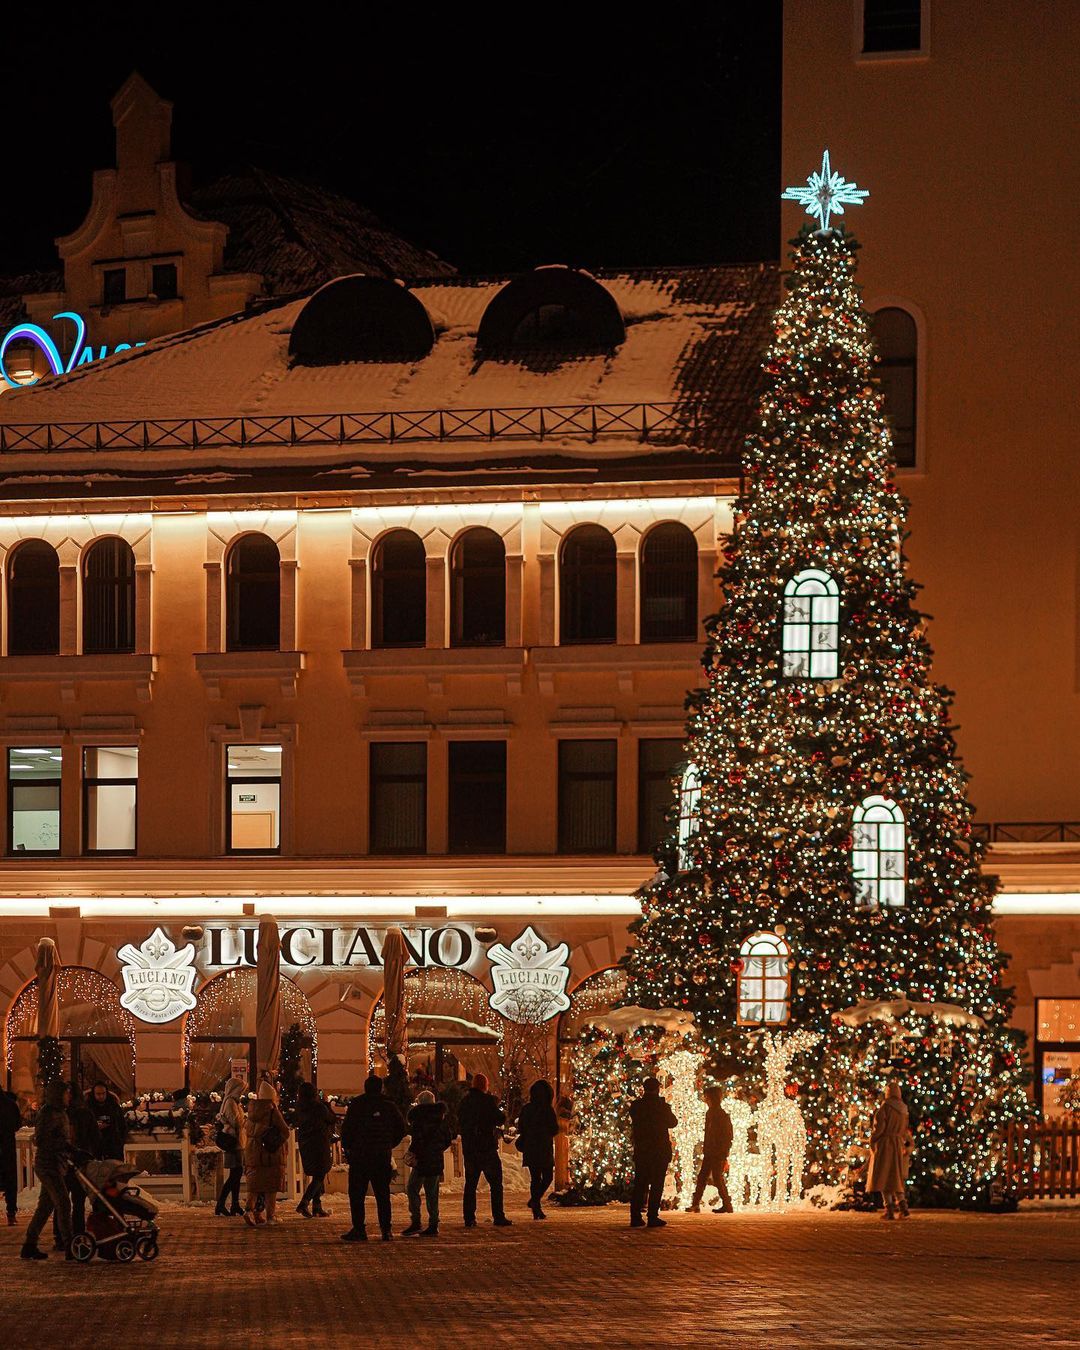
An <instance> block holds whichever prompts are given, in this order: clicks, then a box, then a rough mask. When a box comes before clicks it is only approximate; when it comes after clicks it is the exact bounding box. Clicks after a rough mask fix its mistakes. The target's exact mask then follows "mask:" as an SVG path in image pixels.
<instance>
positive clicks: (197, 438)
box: [0, 266, 778, 488]
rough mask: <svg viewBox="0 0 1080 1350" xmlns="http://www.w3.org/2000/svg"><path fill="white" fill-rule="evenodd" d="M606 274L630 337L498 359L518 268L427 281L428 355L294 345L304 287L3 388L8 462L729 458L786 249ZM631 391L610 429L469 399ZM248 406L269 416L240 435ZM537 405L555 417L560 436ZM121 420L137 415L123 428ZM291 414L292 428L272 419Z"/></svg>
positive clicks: (592, 402) (506, 462) (213, 468)
mask: <svg viewBox="0 0 1080 1350" xmlns="http://www.w3.org/2000/svg"><path fill="white" fill-rule="evenodd" d="M596 276H597V280H598V281H599V282H600V283H601V284H602V285H603V286H604V287H606V288H607V290H608V291H609V292H610V293H611V295H612V297H613V298H614V300H615V302H616V304H617V305H618V308H619V311H620V313H621V315H622V318H623V322H624V324H625V328H626V338H625V341H624V342H622V343H621V344H620V345H618V346H617V347H615V348H614V349H613V350H611V351H609V352H606V353H603V354H596V355H585V356H578V357H575V358H573V359H568V360H565V361H561V362H560V361H554V362H552V361H550V360H548V361H545V362H543V363H540V364H533V363H529V362H525V361H516V360H493V359H489V360H482V359H480V357H479V355H478V353H477V348H476V333H477V329H478V327H479V324H480V320H481V317H482V315H483V314H484V311H485V309H486V307H487V305H488V303H489V302H490V301H491V299H492V297H493V296H495V295H496V294H497V293H498V292H499V291H500V290H501V289H502V287H503V286H504V285H505V284H506V280H507V279H506V278H499V279H491V280H464V279H458V278H451V279H443V278H436V279H431V280H428V281H420V282H417V283H416V284H415V285H413V286H412V287H411V289H412V292H413V294H414V295H415V296H416V298H417V299H418V300H419V301H420V302H421V303H422V304H423V306H424V308H425V309H426V310H427V312H428V314H429V315H430V317H431V320H432V324H433V326H434V329H435V333H436V341H435V344H434V347H433V348H432V350H431V351H430V353H429V354H427V355H426V356H424V357H422V358H421V359H419V360H415V361H412V362H393V361H389V362H388V361H379V362H355V361H354V362H347V363H345V364H340V365H323V366H302V365H299V364H295V363H292V362H290V359H289V354H288V348H289V337H290V334H291V331H292V327H293V324H294V322H295V320H296V318H297V315H298V314H299V313H300V311H301V309H302V308H303V306H304V305H305V304H306V302H307V297H305V298H304V299H299V300H292V301H288V302H285V303H278V304H273V305H268V306H267V307H265V308H263V309H262V310H261V311H259V312H256V313H250V314H247V315H242V316H236V317H234V318H231V319H227V320H222V321H219V322H217V323H214V324H208V325H205V326H203V327H201V328H196V329H192V330H190V331H187V332H183V333H178V334H174V335H171V336H168V337H163V338H159V339H156V340H154V341H152V342H150V343H148V344H147V345H146V346H145V347H142V348H140V349H137V350H133V351H130V352H126V353H122V354H120V355H119V356H114V357H111V358H109V359H107V360H105V361H102V362H98V363H96V364H93V365H87V366H83V367H80V368H79V369H77V370H76V371H75V372H73V373H72V374H70V375H66V376H61V377H56V378H52V379H49V380H43V381H42V382H41V383H40V384H38V385H36V386H34V387H32V388H26V389H20V390H9V391H8V392H6V393H5V394H4V395H3V397H0V434H2V438H3V439H2V441H0V448H2V451H3V453H2V454H0V486H2V485H3V483H4V482H5V481H6V482H7V484H8V487H9V488H14V487H15V486H16V483H17V482H18V481H21V479H22V475H24V474H26V473H29V474H30V475H31V478H32V479H33V480H36V482H37V485H38V486H43V485H44V481H45V479H50V480H53V481H56V482H59V481H61V480H62V479H63V477H65V476H66V475H67V474H68V472H69V471H70V472H72V473H73V474H74V475H75V476H77V477H78V478H79V480H80V481H82V480H85V479H87V475H88V471H89V473H90V476H91V477H93V476H95V475H97V474H101V473H109V474H115V475H118V476H119V477H120V478H122V479H123V478H136V477H146V476H148V475H149V476H150V477H155V478H156V477H159V476H161V475H163V474H164V475H168V474H172V473H175V471H176V470H177V469H178V468H180V467H181V466H182V468H183V471H184V473H185V474H187V475H191V474H192V473H207V472H209V473H214V474H217V473H223V474H224V475H225V476H226V477H230V476H232V474H233V473H235V472H236V471H237V470H242V471H243V473H244V474H245V475H251V474H253V473H258V472H260V471H264V470H270V469H273V470H274V471H276V472H277V473H278V474H280V473H281V472H282V471H283V470H284V469H285V468H286V467H287V468H288V469H290V470H294V471H301V470H303V471H305V472H307V473H312V472H315V473H321V474H327V473H328V474H332V475H335V476H336V477H337V479H338V481H337V482H336V483H332V484H331V485H335V486H340V487H348V486H350V485H353V486H355V484H351V483H350V482H349V481H348V479H349V477H350V475H352V476H354V477H356V476H359V477H361V478H367V479H369V480H370V478H371V476H372V475H373V474H374V475H379V474H380V473H383V472H393V473H395V474H400V473H412V474H416V473H417V472H422V473H443V474H445V473H447V472H466V471H475V470H477V469H479V468H484V469H490V468H491V467H492V465H493V464H494V463H496V462H498V463H500V464H501V465H502V466H503V469H505V468H507V467H509V466H510V465H516V466H519V467H521V468H522V470H523V471H524V470H525V468H526V467H529V468H532V469H536V470H540V469H542V470H543V471H544V472H548V471H549V470H550V469H551V468H552V467H553V465H554V463H555V462H556V461H563V460H565V461H568V462H577V463H578V464H579V465H580V464H582V463H588V464H592V465H602V464H604V463H607V464H608V465H609V466H611V465H613V464H614V463H616V462H617V463H620V464H622V463H624V462H625V461H628V460H636V461H649V460H655V459H656V458H657V457H658V456H659V457H665V456H666V457H667V458H669V459H670V458H671V457H672V456H675V457H676V458H677V457H678V456H679V455H681V457H682V460H683V461H685V460H686V459H687V457H688V456H689V455H692V456H693V457H694V458H695V459H697V460H698V461H700V459H701V457H702V455H703V454H707V455H708V458H709V459H710V460H712V461H713V465H712V467H710V468H704V466H703V465H701V464H700V463H698V465H697V468H696V470H695V472H698V473H700V472H702V471H704V472H712V473H718V472H719V471H720V468H721V466H722V465H726V466H727V467H728V468H730V467H731V466H732V465H733V464H735V463H736V462H737V457H738V452H739V449H740V447H741V443H742V441H743V439H744V437H745V435H746V433H747V431H748V430H749V428H750V425H751V421H752V418H753V413H754V401H755V393H756V389H757V381H758V370H759V366H760V360H761V355H762V351H763V348H764V345H765V342H766V338H767V335H768V331H769V322H770V318H771V314H772V310H773V308H774V307H775V304H776V303H777V299H778V273H777V269H776V268H775V267H773V266H753V267H712V268H671V269H654V270H649V271H641V272H614V273H597V274H596ZM621 406H625V407H626V408H627V409H628V410H630V411H628V413H627V415H626V417H625V419H622V418H620V417H618V416H616V417H615V418H614V419H611V418H610V417H608V416H607V415H606V414H604V413H601V416H600V419H599V425H600V426H601V427H604V426H607V427H608V428H609V432H608V433H606V434H605V433H603V432H602V433H601V434H600V435H597V436H590V435H588V434H585V431H584V430H581V428H584V427H585V426H586V422H585V421H582V420H581V419H580V418H577V419H575V418H571V419H569V420H567V419H563V420H562V421H560V419H559V417H557V416H549V417H548V419H547V421H546V422H542V421H538V419H537V418H536V417H533V418H532V419H531V420H530V419H529V418H528V417H523V418H521V419H520V420H519V421H517V422H516V421H515V418H514V417H513V416H510V417H509V418H507V417H502V418H501V419H491V418H486V419H485V418H475V419H470V418H465V419H462V417H461V416H460V414H461V413H463V412H467V411H469V410H485V412H486V411H489V410H525V409H531V410H536V409H548V410H555V409H562V410H565V409H567V408H577V407H586V408H600V409H611V408H613V407H616V408H617V407H621ZM673 410H679V415H678V416H677V417H673V416H672V413H673ZM419 413H436V414H437V413H445V414H447V416H446V418H444V419H442V421H441V422H440V419H439V418H438V417H434V418H428V419H422V420H420V421H419V422H418V421H417V419H416V418H415V417H414V416H413V415H414V414H419ZM390 414H393V415H394V416H395V418H396V419H397V420H396V422H395V427H396V430H394V429H391V428H390V425H389V423H388V421H387V415H390ZM378 415H383V416H382V418H381V420H380V418H379V416H378ZM241 418H243V419H252V421H251V425H250V426H246V427H245V429H244V434H242V435H241V434H240V431H239V430H238V427H239V423H238V420H237V419H241ZM643 418H644V419H645V422H646V424H648V425H650V426H656V427H660V428H661V430H660V431H659V432H658V433H657V434H655V435H651V436H650V437H649V440H648V443H643V440H642V437H641V434H640V427H641V425H642V419H643ZM290 419H300V422H299V423H298V424H297V425H298V426H299V434H296V433H295V432H289V433H287V432H286V431H284V430H281V428H283V427H285V426H287V425H288V424H289V422H290ZM184 422H187V423H188V427H184V426H182V425H180V424H181V423H184ZM443 423H445V424H446V425H448V426H450V427H452V428H453V432H452V434H447V432H446V429H445V426H443ZM87 424H94V429H91V428H90V427H89V426H88V425H87ZM537 425H543V426H546V428H548V433H547V434H546V435H544V437H543V438H541V437H540V436H539V435H538V434H537V433H536V427H537ZM124 426H127V427H129V428H130V431H129V432H123V433H122V434H120V435H117V433H116V429H117V427H124ZM44 427H47V431H44V430H41V428H44ZM163 427H164V428H165V431H162V428H163ZM274 427H276V428H278V431H277V432H274V433H272V432H271V431H270V430H268V429H269V428H274ZM493 427H494V428H495V434H494V436H493V435H492V434H491V433H492V428H493ZM553 427H554V428H556V430H555V432H554V433H552V432H551V428H553ZM20 428H27V429H28V430H27V431H26V432H25V433H24V432H23V431H21V430H20ZM34 428H38V429H39V430H38V431H34V430H33V429H34ZM410 428H411V429H412V433H413V434H411V435H410V434H408V432H409V429H410ZM500 428H504V429H505V434H502V432H501V431H500ZM560 428H561V430H560ZM343 433H344V434H343ZM563 433H565V434H563ZM144 447H150V448H144ZM43 450H44V451H46V453H45V454H44V455H43V454H42V453H41V452H42V451H43ZM46 462H47V465H48V469H47V471H46V472H45V474H44V476H42V470H43V468H44V465H45V463H46ZM5 469H6V471H7V472H6V476H5V475H4V473H3V471H4V470H5ZM324 482H325V480H324ZM364 485H371V486H374V485H375V484H374V483H370V482H368V483H367V484H364Z"/></svg>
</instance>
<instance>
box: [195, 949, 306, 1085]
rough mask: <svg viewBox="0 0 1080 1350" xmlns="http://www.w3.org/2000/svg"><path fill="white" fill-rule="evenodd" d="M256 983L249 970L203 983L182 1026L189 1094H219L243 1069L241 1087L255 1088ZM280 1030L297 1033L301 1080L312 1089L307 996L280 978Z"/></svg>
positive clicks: (293, 983)
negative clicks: (310, 1084)
mask: <svg viewBox="0 0 1080 1350" xmlns="http://www.w3.org/2000/svg"><path fill="white" fill-rule="evenodd" d="M258 982H259V976H258V973H257V972H256V970H255V969H254V967H252V966H241V967H240V968H239V969H236V970H225V971H222V973H221V974H220V975H215V976H214V977H213V979H210V980H207V982H206V983H205V984H204V985H203V987H202V988H201V989H200V990H199V1002H198V1004H197V1005H196V1006H195V1007H194V1008H192V1010H191V1012H189V1013H188V1015H187V1017H186V1019H185V1021H184V1064H185V1066H186V1068H187V1080H188V1087H189V1089H190V1090H191V1091H192V1092H220V1091H221V1089H222V1087H223V1086H224V1085H225V1084H226V1083H227V1082H228V1081H229V1078H230V1077H231V1076H232V1074H233V1073H234V1072H235V1071H236V1069H237V1061H239V1062H240V1063H241V1064H246V1066H247V1070H246V1081H247V1082H248V1083H250V1084H252V1086H254V1085H255V1074H256V1072H257V1053H256V1051H257V1045H258V1025H257V1023H258V998H257V992H258ZM279 997H280V1005H281V1011H280V1018H281V1030H282V1031H283V1032H286V1031H290V1030H292V1029H293V1028H297V1029H299V1031H300V1066H299V1068H300V1077H301V1078H302V1079H304V1080H305V1081H306V1082H310V1083H313V1082H315V1080H316V1077H317V1075H318V1068H319V1028H318V1024H317V1023H316V1021H315V1014H314V1013H313V1012H312V1010H311V1004H310V1003H309V1002H308V1000H307V995H306V994H305V993H304V991H303V990H302V989H301V988H300V986H299V985H298V984H297V983H296V981H295V980H291V979H290V978H289V977H288V976H287V975H285V974H282V976H281V985H280V990H279Z"/></svg>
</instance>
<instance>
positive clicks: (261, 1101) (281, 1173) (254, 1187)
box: [244, 1083, 289, 1228]
mask: <svg viewBox="0 0 1080 1350" xmlns="http://www.w3.org/2000/svg"><path fill="white" fill-rule="evenodd" d="M277 1100H278V1097H277V1092H276V1091H275V1090H274V1085H273V1084H272V1083H260V1084H259V1093H258V1096H257V1098H256V1099H255V1101H253V1102H252V1103H251V1105H250V1106H249V1107H248V1124H247V1142H246V1143H245V1145H244V1179H245V1180H246V1182H247V1205H246V1207H245V1209H244V1222H245V1223H247V1224H250V1225H251V1227H252V1228H254V1227H255V1225H256V1224H260V1223H275V1222H276V1220H275V1218H274V1211H275V1210H276V1209H277V1197H278V1191H280V1190H284V1188H285V1150H286V1149H287V1147H288V1140H289V1127H288V1125H286V1124H285V1117H284V1116H283V1115H282V1114H281V1112H280V1111H279V1110H278V1104H277ZM271 1127H272V1128H273V1129H274V1130H275V1131H276V1133H277V1135H278V1137H279V1138H280V1140H281V1143H280V1145H279V1147H278V1148H275V1149H268V1148H265V1147H264V1146H263V1140H264V1139H265V1137H266V1132H267V1130H269V1129H271ZM260 1195H262V1197H263V1199H264V1200H265V1202H266V1216H265V1218H264V1217H263V1215H262V1214H260V1213H258V1212H257V1210H256V1208H255V1202H256V1201H257V1200H258V1198H259V1196H260Z"/></svg>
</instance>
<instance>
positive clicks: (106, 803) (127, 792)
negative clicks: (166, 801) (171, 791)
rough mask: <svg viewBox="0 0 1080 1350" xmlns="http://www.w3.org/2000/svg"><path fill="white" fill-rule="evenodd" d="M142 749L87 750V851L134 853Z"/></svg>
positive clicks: (85, 805)
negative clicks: (140, 753)
mask: <svg viewBox="0 0 1080 1350" xmlns="http://www.w3.org/2000/svg"><path fill="white" fill-rule="evenodd" d="M138 792H139V747H138V746H137V745H108V746H106V745H95V746H87V747H86V749H84V750H83V850H84V852H86V853H134V852H135V838H136V827H135V822H136V814H137V812H136V807H137V802H138Z"/></svg>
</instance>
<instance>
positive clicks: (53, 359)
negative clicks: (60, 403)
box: [0, 309, 146, 389]
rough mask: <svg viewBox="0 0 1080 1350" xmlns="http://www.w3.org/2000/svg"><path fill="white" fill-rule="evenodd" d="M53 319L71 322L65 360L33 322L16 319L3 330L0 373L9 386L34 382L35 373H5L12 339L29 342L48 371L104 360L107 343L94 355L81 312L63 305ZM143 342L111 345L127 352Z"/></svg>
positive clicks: (65, 372) (67, 370)
mask: <svg viewBox="0 0 1080 1350" xmlns="http://www.w3.org/2000/svg"><path fill="white" fill-rule="evenodd" d="M53 318H54V319H70V320H71V322H72V323H73V324H74V325H75V345H74V346H73V347H72V349H71V355H70V356H69V357H68V359H67V360H66V361H65V360H64V358H63V357H62V356H61V355H60V349H59V347H57V345H56V343H55V342H54V341H53V340H52V338H51V337H50V336H49V334H48V333H46V331H45V329H44V328H40V327H39V326H38V325H37V324H36V323H19V324H16V325H15V327H14V328H11V329H9V330H8V331H7V332H6V333H5V334H4V338H3V341H0V375H2V376H3V377H4V380H5V382H6V383H7V384H9V385H10V386H11V387H12V388H13V389H25V388H26V387H27V386H29V385H31V384H37V382H38V377H37V376H35V377H34V378H33V379H32V380H13V379H12V378H11V376H10V375H9V374H8V368H7V354H8V348H9V347H10V346H11V345H12V344H13V343H16V342H29V343H32V344H33V345H34V346H35V347H37V349H38V350H39V351H40V352H41V353H42V354H43V355H44V357H45V361H46V363H47V364H48V367H49V374H50V375H69V374H70V373H71V372H72V371H73V370H74V369H75V368H76V366H86V365H89V364H90V362H91V361H104V359H105V357H106V356H108V355H109V349H108V347H104V346H103V347H101V348H100V349H99V350H98V353H97V355H96V356H95V355H94V348H93V346H92V345H91V344H87V341H86V323H85V321H84V319H83V317H82V315H81V314H75V313H73V312H72V311H71V310H68V309H65V310H63V311H62V312H61V313H59V314H54V315H53ZM145 346H146V343H145V342H118V343H117V344H116V346H115V347H114V348H113V349H112V354H113V355H114V356H115V355H116V353H117V352H127V351H130V350H131V349H132V347H145Z"/></svg>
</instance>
